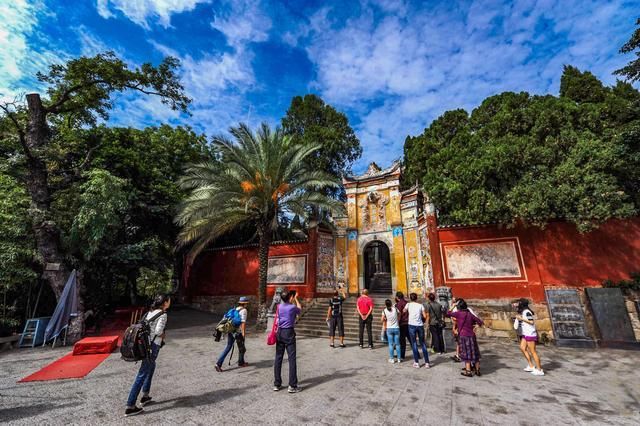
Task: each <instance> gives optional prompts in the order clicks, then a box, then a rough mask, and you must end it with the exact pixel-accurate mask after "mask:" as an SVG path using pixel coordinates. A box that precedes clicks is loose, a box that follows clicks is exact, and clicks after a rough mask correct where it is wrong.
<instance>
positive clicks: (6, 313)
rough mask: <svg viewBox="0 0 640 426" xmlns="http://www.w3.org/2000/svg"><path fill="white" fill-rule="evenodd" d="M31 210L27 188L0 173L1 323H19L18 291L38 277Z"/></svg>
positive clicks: (21, 292)
mask: <svg viewBox="0 0 640 426" xmlns="http://www.w3.org/2000/svg"><path fill="white" fill-rule="evenodd" d="M28 211H29V198H28V196H27V194H26V192H25V190H24V189H23V188H22V187H21V186H20V185H19V183H18V182H17V181H16V180H15V179H13V178H11V177H9V176H7V175H5V174H3V173H0V297H2V300H1V301H0V325H4V326H7V327H9V328H14V327H17V326H18V323H19V321H18V320H17V319H16V318H14V317H13V316H14V315H15V310H16V306H15V301H16V298H17V295H18V294H23V293H24V292H25V286H26V285H27V283H29V282H33V281H35V280H36V278H37V274H36V273H35V271H34V270H33V264H34V263H35V262H34V258H35V247H34V241H33V239H32V238H31V233H30V229H29V225H30V221H29V216H28ZM10 301H12V303H9V302H10Z"/></svg>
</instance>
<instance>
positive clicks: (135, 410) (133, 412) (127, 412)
mask: <svg viewBox="0 0 640 426" xmlns="http://www.w3.org/2000/svg"><path fill="white" fill-rule="evenodd" d="M143 411H144V410H143V409H142V407H138V406H136V407H133V408H127V409H126V410H124V416H125V417H130V416H135V415H136V414H140V413H142V412H143Z"/></svg>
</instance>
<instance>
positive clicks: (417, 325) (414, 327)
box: [404, 293, 431, 368]
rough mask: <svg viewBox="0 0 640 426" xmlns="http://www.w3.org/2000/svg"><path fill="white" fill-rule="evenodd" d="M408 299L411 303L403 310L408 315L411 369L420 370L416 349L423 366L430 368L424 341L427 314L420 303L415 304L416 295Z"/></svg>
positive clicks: (411, 295) (413, 294)
mask: <svg viewBox="0 0 640 426" xmlns="http://www.w3.org/2000/svg"><path fill="white" fill-rule="evenodd" d="M409 299H410V300H411V301H410V302H409V303H407V306H405V308H404V310H405V311H406V312H408V314H409V342H410V343H411V349H412V350H413V367H414V368H420V352H419V351H418V348H419V347H421V348H422V355H423V356H424V366H425V367H426V368H429V367H430V366H431V365H430V364H429V352H428V350H427V344H426V343H425V340H424V320H426V319H427V313H426V312H425V310H424V306H423V305H422V303H418V302H417V300H418V295H417V294H415V293H411V294H410V295H409Z"/></svg>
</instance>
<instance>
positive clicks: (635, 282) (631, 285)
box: [602, 272, 640, 294]
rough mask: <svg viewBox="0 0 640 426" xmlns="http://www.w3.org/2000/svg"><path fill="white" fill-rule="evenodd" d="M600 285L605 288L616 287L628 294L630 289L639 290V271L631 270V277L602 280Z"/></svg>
mask: <svg viewBox="0 0 640 426" xmlns="http://www.w3.org/2000/svg"><path fill="white" fill-rule="evenodd" d="M602 286H603V287H605V288H615V287H618V288H619V289H620V290H622V292H623V293H625V294H629V293H630V292H631V291H640V272H632V273H631V279H629V280H621V281H618V282H615V281H613V280H604V281H603V282H602Z"/></svg>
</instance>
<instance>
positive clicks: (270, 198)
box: [175, 123, 343, 325]
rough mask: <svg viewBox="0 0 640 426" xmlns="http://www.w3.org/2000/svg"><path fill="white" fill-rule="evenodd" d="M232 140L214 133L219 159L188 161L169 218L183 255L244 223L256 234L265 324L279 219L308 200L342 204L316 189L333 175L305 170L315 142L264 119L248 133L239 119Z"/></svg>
mask: <svg viewBox="0 0 640 426" xmlns="http://www.w3.org/2000/svg"><path fill="white" fill-rule="evenodd" d="M229 131H230V133H231V135H232V136H233V139H235V143H234V142H232V141H231V140H229V139H228V138H226V137H223V136H218V137H216V138H214V140H213V145H214V148H215V150H216V152H217V153H218V154H219V160H220V161H219V162H214V161H209V162H202V163H197V164H191V165H189V166H188V167H187V168H186V171H185V175H184V176H183V177H182V178H181V180H180V185H181V187H182V188H183V189H186V190H188V191H189V195H188V197H187V198H186V199H185V200H184V202H183V203H182V205H181V206H180V210H179V213H178V214H177V216H176V219H175V222H176V223H177V224H178V225H179V226H181V227H182V230H181V232H180V233H179V235H178V245H179V246H180V247H187V246H188V247H189V248H190V249H189V254H188V257H187V258H188V261H189V262H193V260H194V259H195V257H196V256H197V255H198V253H200V252H201V251H202V250H203V249H204V248H206V247H207V246H208V245H209V244H210V243H211V242H212V241H214V240H215V239H216V238H218V237H220V236H222V235H224V234H226V233H228V232H230V231H232V230H234V229H237V228H239V227H243V226H246V225H252V226H254V227H255V229H256V232H257V236H258V239H259V250H258V257H259V262H260V269H259V280H258V304H259V306H258V324H259V325H264V324H266V313H267V307H266V303H267V268H268V258H269V244H270V243H271V239H272V233H273V231H274V230H275V229H276V228H277V225H278V221H279V219H281V218H283V217H284V216H289V217H290V216H292V215H296V214H297V215H299V216H302V217H306V216H307V215H308V213H309V211H310V208H309V207H310V206H313V207H315V208H323V209H330V210H334V211H335V210H341V209H342V208H343V207H342V204H341V203H340V202H339V201H337V200H334V199H332V198H329V197H327V196H326V195H324V194H322V193H321V192H320V191H321V190H322V189H324V188H328V187H333V188H335V187H337V186H338V185H339V181H338V178H337V177H336V176H333V175H330V174H328V173H325V172H323V171H318V170H309V169H308V168H307V166H306V162H305V161H304V160H305V158H307V157H308V156H309V155H311V154H312V153H314V152H315V151H317V150H318V149H320V145H319V144H308V145H304V144H294V143H293V142H292V140H291V138H290V137H289V136H286V135H285V134H284V133H283V132H282V130H281V129H280V128H276V129H275V131H272V130H271V129H270V128H269V126H268V125H267V124H265V123H263V124H262V125H261V127H260V128H259V129H258V131H257V132H256V133H255V134H254V133H253V132H252V131H251V129H249V127H247V125H245V124H240V125H239V126H238V127H232V128H231V129H230V130H229Z"/></svg>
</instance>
